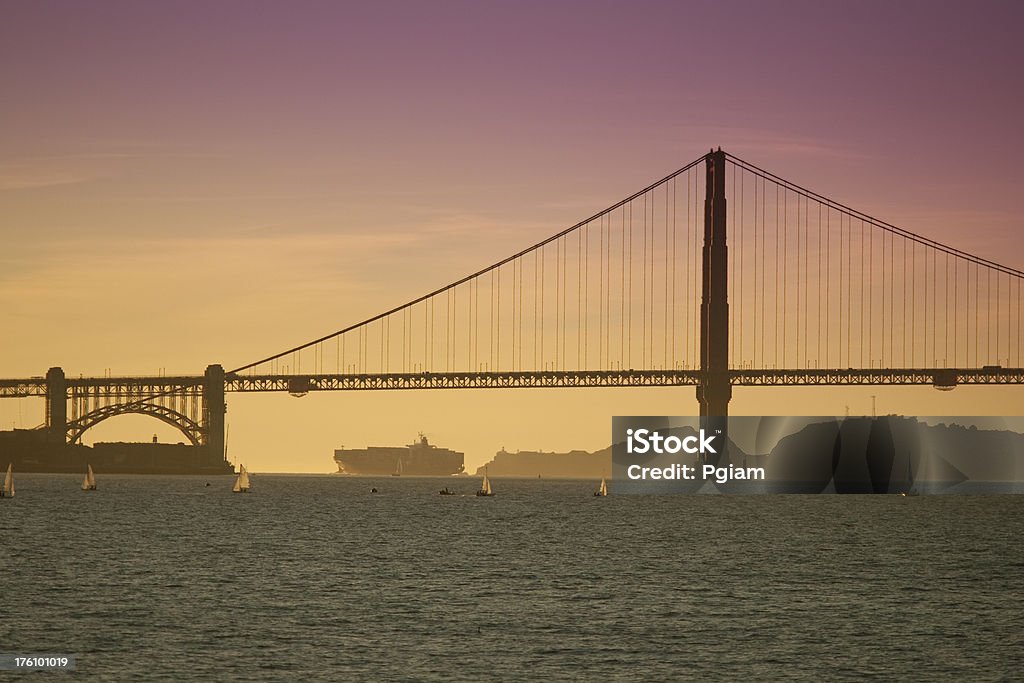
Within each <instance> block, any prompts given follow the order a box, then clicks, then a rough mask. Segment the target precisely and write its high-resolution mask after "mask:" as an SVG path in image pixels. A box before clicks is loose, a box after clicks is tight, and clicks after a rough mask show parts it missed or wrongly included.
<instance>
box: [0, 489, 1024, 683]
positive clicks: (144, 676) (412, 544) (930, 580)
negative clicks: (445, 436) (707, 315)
mask: <svg viewBox="0 0 1024 683" xmlns="http://www.w3.org/2000/svg"><path fill="white" fill-rule="evenodd" d="M80 479H81V477H78V476H70V475H28V474H22V475H20V476H18V477H17V482H16V483H17V486H18V496H17V498H15V499H13V500H0V538H2V547H3V556H2V560H0V562H2V564H0V593H2V600H3V602H2V608H0V652H8V653H69V654H73V655H76V656H77V663H78V671H77V673H76V674H74V675H76V676H79V677H82V678H85V679H89V680H136V681H149V680H167V681H180V680H196V679H205V680H232V679H234V680H254V681H263V680H266V681H271V680H274V681H276V680H283V679H287V680H298V679H300V678H301V679H306V680H339V679H340V680H344V679H416V680H441V679H446V678H455V679H500V680H537V679H579V678H587V679H589V678H598V677H601V678H608V679H622V678H634V677H643V678H646V679H652V680H665V679H676V678H698V679H699V678H702V677H706V676H716V677H723V678H728V679H740V678H748V679H752V680H768V679H779V678H786V679H795V680H808V681H811V680H814V681H817V680H820V679H822V678H825V679H843V678H847V679H860V678H864V677H872V678H876V679H881V680H892V679H896V678H902V679H911V680H939V679H958V680H959V679H967V680H972V681H978V680H1005V679H1008V678H1013V677H1016V676H1019V675H1020V671H1021V670H1024V659H1022V654H1021V652H1022V645H1024V636H1022V634H1024V550H1022V545H1021V537H1022V532H1024V497H1020V496H1010V495H970V496H920V497H913V498H900V497H896V496H701V495H678V496H662V497H639V496H637V497H634V496H615V495H612V496H609V497H608V498H603V499H602V498H594V497H593V496H592V495H591V493H592V490H593V488H594V487H595V486H596V482H589V481H588V482H581V481H547V480H545V481H537V480H501V479H499V480H495V482H494V486H495V491H496V493H497V495H496V496H495V497H493V498H476V497H474V496H473V495H472V492H473V490H474V489H475V488H476V486H477V485H478V483H479V482H478V481H477V480H467V479H418V478H405V477H403V478H395V477H387V478H382V479H361V478H359V479H357V478H337V477H327V476H322V477H314V476H271V475H257V476H256V477H255V478H254V482H253V485H254V490H253V492H252V493H250V494H247V495H238V494H231V493H230V492H229V489H230V486H231V481H232V480H231V479H229V478H226V477H224V478H212V479H210V480H209V481H211V483H212V485H211V486H210V487H206V486H205V485H204V484H205V482H206V481H207V480H206V479H203V478H198V477H162V478H160V477H143V476H102V475H99V487H100V488H99V490H98V491H96V492H91V493H83V492H81V491H79V490H77V487H78V485H79V483H80ZM445 485H448V486H450V487H453V488H456V489H457V490H460V491H463V490H464V491H465V493H467V494H469V495H467V496H438V495H437V491H438V489H440V488H442V487H443V486H445ZM371 486H376V487H378V488H379V489H380V490H381V492H380V493H379V494H376V495H371V494H370V493H369V489H370V487H371Z"/></svg>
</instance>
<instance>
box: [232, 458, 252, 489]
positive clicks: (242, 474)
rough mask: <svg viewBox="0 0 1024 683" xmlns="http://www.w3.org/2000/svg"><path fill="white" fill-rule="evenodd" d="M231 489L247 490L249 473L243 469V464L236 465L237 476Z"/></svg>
mask: <svg viewBox="0 0 1024 683" xmlns="http://www.w3.org/2000/svg"><path fill="white" fill-rule="evenodd" d="M231 491H232V493H248V492H249V473H248V472H247V471H246V470H245V465H239V466H238V478H237V479H235V486H234V488H232V489H231Z"/></svg>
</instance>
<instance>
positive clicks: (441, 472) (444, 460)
mask: <svg viewBox="0 0 1024 683" xmlns="http://www.w3.org/2000/svg"><path fill="white" fill-rule="evenodd" d="M334 462H336V463H337V464H338V473H339V474H369V475H379V476H387V475H401V476H432V477H439V476H440V477H443V476H448V475H452V474H462V472H463V471H464V470H465V469H466V465H465V454H463V453H459V452H458V451H453V450H451V449H448V448H438V447H437V446H434V445H433V444H430V443H428V442H427V437H425V436H423V434H420V436H419V439H418V440H417V441H416V442H415V443H411V444H409V445H408V446H370V447H369V448H362V449H345V448H339V449H337V450H335V451H334Z"/></svg>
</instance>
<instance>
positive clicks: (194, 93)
mask: <svg viewBox="0 0 1024 683" xmlns="http://www.w3.org/2000/svg"><path fill="white" fill-rule="evenodd" d="M3 7H4V9H3V21H2V22H0V85H2V92H3V99H2V101H3V105H2V107H0V117H2V118H0V120H2V121H3V125H2V126H0V149H2V150H3V154H2V157H0V231H2V233H3V244H4V245H5V248H4V249H3V250H2V251H0V306H3V308H4V310H5V311H6V314H5V317H6V319H7V323H8V326H7V327H8V330H18V332H17V334H13V335H12V334H10V333H8V334H7V335H6V337H5V342H4V343H5V348H7V349H9V352H8V353H5V354H4V357H5V361H4V367H3V369H2V370H0V375H3V376H24V375H38V374H42V373H43V372H44V371H45V369H46V368H47V367H49V366H51V365H55V364H60V365H63V366H64V367H65V369H66V370H67V371H68V372H69V374H78V373H85V374H91V373H99V372H102V371H103V370H104V369H105V368H108V367H109V368H112V370H113V371H114V372H118V373H133V372H140V373H142V372H154V371H156V370H157V368H163V367H166V368H168V370H169V371H182V372H197V371H199V370H201V368H202V367H204V366H205V365H206V364H207V363H211V362H222V363H224V364H225V365H227V366H234V365H241V364H243V363H245V362H247V361H250V360H253V359H255V358H257V357H262V356H264V355H267V354H268V353H271V352H274V351H278V350H280V349H282V348H286V347H289V346H291V345H293V344H295V343H298V342H300V341H303V340H305V339H308V338H312V337H315V336H319V335H320V334H322V333H325V332H328V331H331V330H334V329H337V328H338V327H340V326H342V325H344V324H347V323H349V322H352V321H354V320H357V319H360V318H362V317H364V316H366V315H370V314H373V313H376V312H378V311H379V310H381V309H384V308H387V307H390V306H391V305H394V304H395V303H397V302H399V301H404V300H407V299H410V298H412V297H414V296H416V295H418V294H420V293H422V292H423V291H425V290H427V289H428V288H433V287H435V286H437V285H440V284H443V283H445V282H447V281H450V280H452V279H454V278H455V277H457V276H459V275H462V274H465V273H468V272H471V271H473V270H475V269H476V268H478V267H480V266H481V265H484V264H486V263H490V262H492V261H494V260H497V259H498V258H501V257H503V256H506V255H507V254H509V253H511V252H513V251H515V250H517V249H519V248H521V247H522V246H525V245H527V244H530V243H532V242H534V241H537V240H538V239H540V238H542V237H545V236H547V235H549V234H552V233H554V232H556V231H557V230H559V229H561V228H563V227H565V226H567V225H569V224H572V223H574V222H576V221H577V220H578V219H580V218H582V217H584V216H587V215H590V214H592V213H594V211H596V210H598V209H600V208H602V207H604V206H606V205H608V204H611V203H613V202H615V201H617V200H618V199H620V198H622V197H624V196H626V195H627V194H630V193H631V192H632V191H634V190H636V189H639V188H640V187H642V186H644V185H646V184H647V183H648V182H649V181H650V180H652V179H655V178H657V177H661V176H662V175H664V174H665V173H666V172H668V171H670V170H672V169H674V168H676V167H679V166H681V165H683V164H684V163H686V162H688V161H690V160H691V159H693V158H695V157H697V156H698V155H700V154H702V153H703V152H705V151H706V150H707V149H708V147H710V146H712V145H721V146H722V147H723V148H726V149H727V150H729V151H730V152H732V153H734V154H736V155H738V156H740V157H742V158H745V159H747V160H749V161H752V162H754V163H757V164H758V165H760V166H762V167H764V168H767V169H769V170H772V171H773V172H775V173H777V174H779V175H781V176H783V177H786V178H788V179H791V180H793V181H796V182H798V183H801V184H803V185H806V186H809V187H811V188H812V189H814V190H816V191H818V192H820V193H822V194H825V195H828V196H832V197H834V198H836V199H838V200H840V201H843V202H845V203H847V204H850V205H851V206H854V207H856V208H858V209H861V210H864V211H866V212H868V213H870V214H873V215H876V216H878V217H880V218H882V219H885V220H888V221H890V222H892V223H895V224H897V225H900V226H902V227H905V228H907V229H910V230H914V231H916V232H921V233H923V234H927V235H929V236H931V237H934V238H936V239H939V240H941V241H944V242H947V243H949V244H951V245H953V246H956V247H959V248H963V249H966V250H968V251H973V252H975V253H978V254H979V255H981V256H985V257H987V258H991V259H994V260H997V261H1001V262H1004V263H1006V264H1007V265H1009V266H1013V267H1016V268H1024V255H1022V254H1024V244H1022V239H1021V227H1022V225H1021V223H1022V221H1021V218H1020V217H1021V215H1022V210H1024V193H1021V192H1020V186H1021V184H1022V180H1024V170H1022V166H1021V164H1020V162H1019V157H1021V156H1022V155H1024V134H1022V132H1021V128H1020V121H1021V120H1024V112H1022V98H1024V82H1022V81H1024V76H1022V73H1024V72H1022V70H1021V64H1024V43H1022V41H1021V40H1020V27H1021V26H1022V25H1024V22H1022V19H1024V5H1021V4H1020V3H1017V2H980V3H979V2H963V3H947V2H895V3H894V2H860V3H845V2H824V3H823V2H778V3H766V2H691V3H683V2H615V3H608V2H604V3H601V2H550V1H548V2H507V3H497V2H479V1H476V2H405V3H390V2H367V3H358V4H356V3H342V2H289V3H273V2H265V3H258V2H193V3H188V2H166V3H158V2H134V1H132V2H101V1H97V2H91V3H67V2H46V1H32V2H5V3H4V5H3ZM211 290H212V291H214V292H216V296H215V297H211V296H209V292H210V291H211ZM97 302H100V303H97ZM147 326H148V327H147ZM140 328H146V329H149V330H150V331H149V332H148V333H141V332H140ZM69 330H73V331H74V332H73V336H74V343H69V340H68V331H69ZM140 339H142V340H143V341H140ZM627 394H629V392H624V393H623V394H621V395H619V394H616V395H614V396H612V397H611V398H609V399H608V401H607V402H606V404H604V406H605V407H606V408H607V409H608V410H612V411H615V412H628V411H640V410H651V409H652V406H651V405H650V404H645V403H643V402H642V401H643V400H646V399H643V400H641V402H640V403H633V404H628V405H622V404H619V403H615V402H616V401H620V398H619V397H620V396H626V395H627ZM325 400H326V399H325ZM331 400H335V399H331ZM337 400H341V399H337ZM452 400H455V399H452ZM460 400H461V399H460ZM501 400H502V401H504V400H505V399H504V398H502V399H501ZM602 400H603V399H602ZM623 400H624V399H623ZM638 400H640V399H638ZM686 400H687V401H689V400H690V394H689V392H687V394H686ZM678 402H679V403H682V401H681V400H680V401H678ZM840 402H841V401H840ZM254 405H255V404H254ZM332 405H336V404H332ZM503 405H504V404H503ZM686 405H689V403H686ZM693 407H694V408H695V406H693ZM307 408H308V406H307ZM756 408H757V407H756V406H754V407H752V408H751V410H754V411H755V412H756ZM254 409H255V408H254ZM455 409H457V408H455ZM502 409H503V410H516V408H514V407H511V408H510V407H504V408H502ZM654 409H655V410H656V406H655V408H654ZM11 410H12V408H11V407H10V406H7V405H0V423H2V424H5V425H6V426H7V428H9V426H10V425H9V424H7V423H9V422H10V421H11V414H12V413H11ZM32 410H35V408H32ZM596 410H597V414H601V415H603V414H604V413H601V412H600V410H598V409H596ZM660 412H666V409H665V408H662V409H661V411H660ZM667 412H679V410H678V409H677V410H675V411H667ZM683 412H685V410H683ZM908 412H912V411H908ZM589 417H590V418H592V417H593V416H592V415H591V416H589ZM588 419H589V418H588ZM581 420H583V418H582V417H581ZM145 424H148V423H144V428H145V429H148V427H145ZM581 424H582V422H581ZM405 427H406V426H405V425H403V428H405ZM452 431H453V432H455V431H457V429H456V427H455V426H453V427H452ZM510 434H514V432H511V431H510ZM602 434H603V432H602ZM366 438H367V439H370V438H372V437H370V436H367V437H366ZM509 438H512V437H511V436H510V437H509ZM332 439H333V441H332ZM356 440H357V441H358V439H356ZM325 441H326V442H327V444H328V445H329V444H330V443H333V442H334V441H337V438H336V437H335V436H330V438H327V437H325ZM569 441H570V440H569V439H568V438H567V440H566V442H565V443H564V444H556V443H552V442H547V443H546V444H545V445H547V446H549V447H558V446H564V447H569V446H571V445H576V443H578V442H573V443H569ZM347 442H349V443H355V441H352V439H349V440H348V441H347ZM480 443H481V444H484V443H490V442H484V441H483V440H482V439H481V441H480ZM335 445H337V444H335ZM496 445H500V444H496ZM505 445H508V446H510V447H514V446H521V447H524V448H526V447H535V446H536V445H538V444H534V443H532V442H531V443H525V442H523V443H506V444H505ZM578 445H580V446H588V447H591V446H592V447H599V446H600V445H602V444H600V443H596V442H595V443H591V442H589V441H588V442H587V443H578ZM488 447H489V446H486V447H485V446H484V445H481V446H480V449H482V450H486V448H488ZM317 448H319V449H321V450H322V449H323V448H324V445H323V444H320V443H319V442H318V444H317ZM321 455H322V454H319V453H318V454H317V455H316V456H315V457H320V456H321ZM311 457H313V456H311ZM311 467H312V465H311Z"/></svg>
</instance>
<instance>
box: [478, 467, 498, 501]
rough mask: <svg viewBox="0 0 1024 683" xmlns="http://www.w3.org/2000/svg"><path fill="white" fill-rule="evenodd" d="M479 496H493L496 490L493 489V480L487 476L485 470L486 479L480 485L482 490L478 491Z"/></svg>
mask: <svg viewBox="0 0 1024 683" xmlns="http://www.w3.org/2000/svg"><path fill="white" fill-rule="evenodd" d="M476 495H478V496H493V495H494V491H492V490H491V480H490V479H488V478H487V472H484V481H483V483H482V484H481V485H480V490H479V491H477V492H476Z"/></svg>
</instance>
